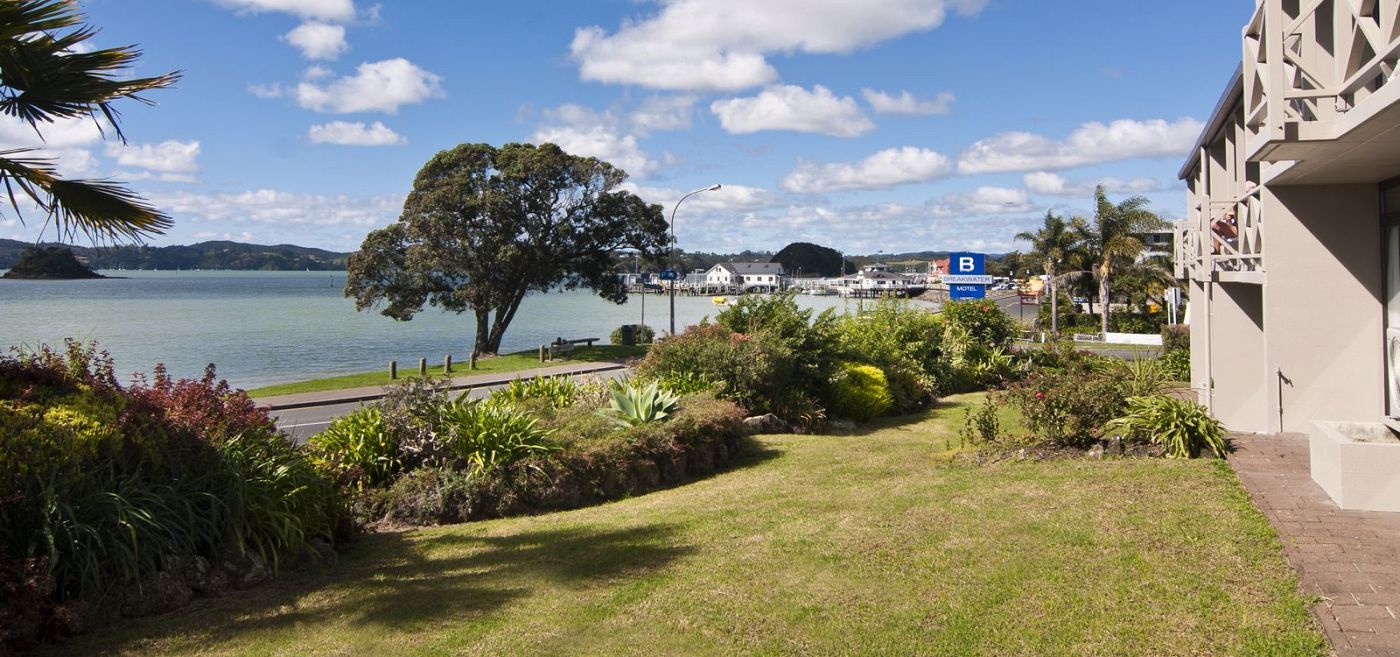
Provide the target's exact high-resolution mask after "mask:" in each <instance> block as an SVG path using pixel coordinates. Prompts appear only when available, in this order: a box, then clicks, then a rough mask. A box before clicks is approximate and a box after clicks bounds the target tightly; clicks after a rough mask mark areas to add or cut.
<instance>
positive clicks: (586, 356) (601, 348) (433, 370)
mask: <svg viewBox="0 0 1400 657" xmlns="http://www.w3.org/2000/svg"><path fill="white" fill-rule="evenodd" d="M645 354H646V347H641V346H636V347H627V346H623V345H614V344H603V345H594V346H592V347H586V348H585V347H580V348H579V349H577V350H575V351H574V352H573V353H572V354H570V355H569V357H568V358H566V359H563V360H554V361H551V362H548V363H541V362H540V358H539V352H538V351H533V350H532V351H522V352H519V353H514V354H506V355H504V356H496V357H493V358H485V359H482V360H479V361H477V364H476V369H475V370H473V371H467V364H466V363H465V362H454V363H453V364H452V374H453V375H454V376H460V375H465V374H496V373H502V372H518V371H520V370H528V369H533V368H536V367H548V366H552V365H564V364H567V363H601V362H609V361H619V362H620V361H622V360H625V359H628V358H637V357H641V356H643V355H645ZM416 365H417V363H401V364H400V369H399V376H400V378H404V377H409V376H418V370H417V368H416V367H415V366H416ZM442 375H443V371H442V363H438V364H436V365H429V366H428V376H442ZM392 382H393V380H392V379H390V378H389V370H388V368H387V367H386V368H385V369H383V370H380V371H378V372H360V373H359V374H346V375H344V376H335V377H330V378H325V379H312V380H310V381H297V382H295V383H282V384H278V385H273V386H265V387H262V388H254V389H252V390H249V391H248V394H249V395H252V396H254V397H271V396H273V395H290V394H293V393H298V392H320V391H322V390H343V389H345V388H359V387H362V386H376V385H385V384H388V383H392Z"/></svg>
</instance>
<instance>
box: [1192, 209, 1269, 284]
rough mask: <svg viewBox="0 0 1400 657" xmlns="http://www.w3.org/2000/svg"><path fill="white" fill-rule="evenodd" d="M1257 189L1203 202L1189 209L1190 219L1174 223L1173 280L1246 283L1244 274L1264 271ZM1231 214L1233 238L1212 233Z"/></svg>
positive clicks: (1262, 239) (1262, 237)
mask: <svg viewBox="0 0 1400 657" xmlns="http://www.w3.org/2000/svg"><path fill="white" fill-rule="evenodd" d="M1261 209H1262V205H1261V204H1260V201H1259V188H1258V187H1255V188H1253V189H1251V190H1250V191H1249V192H1248V193H1246V194H1245V195H1244V196H1242V197H1240V198H1237V199H1229V200H1224V201H1209V200H1206V201H1203V202H1201V203H1200V204H1198V205H1197V206H1196V207H1195V208H1192V209H1191V217H1190V218H1188V219H1185V220H1183V221H1180V222H1177V224H1176V226H1175V228H1174V229H1175V231H1176V236H1175V237H1176V240H1175V241H1176V247H1175V249H1176V253H1175V254H1174V255H1175V259H1174V262H1175V265H1176V277H1177V278H1180V279H1192V280H1217V279H1220V278H1221V274H1225V276H1226V277H1231V276H1236V277H1237V278H1238V279H1239V280H1248V278H1247V275H1248V274H1253V273H1262V272H1263V271H1264V231H1263V221H1262V220H1263V216H1262V212H1261ZM1230 212H1233V213H1234V215H1235V226H1236V230H1237V236H1236V237H1233V238H1230V237H1225V236H1223V235H1221V234H1218V233H1217V232H1216V231H1215V230H1214V226H1215V222H1216V221H1217V220H1220V221H1224V220H1226V215H1227V214H1228V213H1230Z"/></svg>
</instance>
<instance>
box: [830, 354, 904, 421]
mask: <svg viewBox="0 0 1400 657" xmlns="http://www.w3.org/2000/svg"><path fill="white" fill-rule="evenodd" d="M828 395H829V396H828V402H827V404H828V405H827V409H828V411H829V412H830V413H831V414H832V415H833V416H836V417H843V418H846V419H849V420H855V421H857V422H865V421H867V420H870V419H872V418H876V417H879V416H881V415H884V414H886V413H888V412H889V411H890V409H891V408H892V407H893V406H894V398H893V397H892V396H891V395H890V388H889V384H888V383H887V382H886V381H885V373H884V372H883V371H881V370H880V368H878V367H875V366H874V365H860V364H856V363H845V364H843V365H841V367H840V368H839V369H838V370H837V371H836V375H835V376H833V377H832V379H831V387H830V389H829V391H828Z"/></svg>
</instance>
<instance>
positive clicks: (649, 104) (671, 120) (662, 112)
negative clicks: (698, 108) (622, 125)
mask: <svg viewBox="0 0 1400 657" xmlns="http://www.w3.org/2000/svg"><path fill="white" fill-rule="evenodd" d="M695 101H696V98H695V96H691V95H681V96H653V97H651V98H648V99H646V100H645V101H643V102H642V105H641V107H638V108H637V109H636V110H635V111H633V112H632V114H631V116H629V117H628V118H629V119H630V120H631V122H632V127H633V128H634V129H636V130H637V131H639V132H642V133H646V132H652V131H656V130H688V129H689V128H690V118H691V114H693V113H694V111H695Z"/></svg>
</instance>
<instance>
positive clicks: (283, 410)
mask: <svg viewBox="0 0 1400 657" xmlns="http://www.w3.org/2000/svg"><path fill="white" fill-rule="evenodd" d="M626 371H627V366H626V365H623V364H621V363H566V364H563V365H553V366H549V367H538V368H533V369H528V370H517V371H514V372H497V373H492V374H469V375H459V376H454V377H452V382H451V384H450V386H451V389H452V390H458V391H466V394H468V395H469V396H471V397H482V396H485V395H487V394H490V392H491V391H492V390H494V389H496V388H500V387H504V386H505V385H507V384H509V383H510V382H511V381H513V380H515V379H531V378H536V377H544V376H585V375H598V376H602V377H606V378H614V377H617V376H620V375H622V374H624V373H625V372H626ZM385 388H386V386H365V387H361V388H346V389H342V390H325V391H321V392H303V393H296V394H291V395H277V396H274V397H257V398H254V400H253V401H255V402H257V404H258V406H261V407H263V408H266V409H268V410H269V411H270V412H271V415H272V418H273V420H274V421H275V422H276V423H277V426H278V428H280V429H282V430H283V431H285V432H287V433H288V434H289V435H291V436H292V437H293V438H294V439H296V440H298V441H301V440H305V439H306V438H308V437H310V436H311V435H313V434H315V433H317V432H319V431H321V429H323V428H325V426H326V425H328V424H330V423H331V422H332V421H333V420H335V418H337V417H340V416H341V415H344V414H346V413H349V412H351V411H353V410H355V409H357V408H359V407H360V406H362V405H364V404H365V403H367V402H371V401H374V400H376V399H379V398H380V397H382V396H384V390H385Z"/></svg>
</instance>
